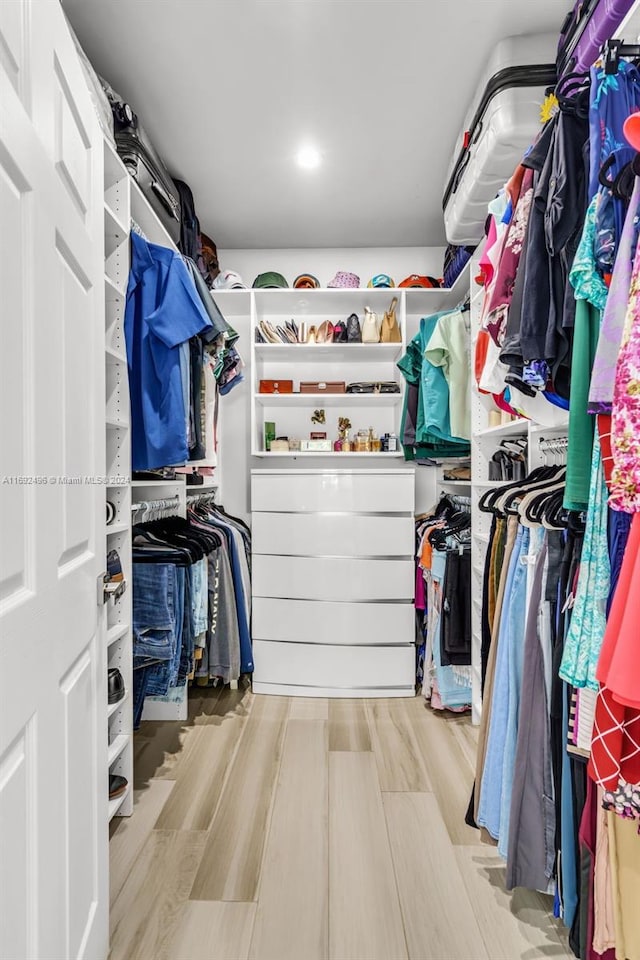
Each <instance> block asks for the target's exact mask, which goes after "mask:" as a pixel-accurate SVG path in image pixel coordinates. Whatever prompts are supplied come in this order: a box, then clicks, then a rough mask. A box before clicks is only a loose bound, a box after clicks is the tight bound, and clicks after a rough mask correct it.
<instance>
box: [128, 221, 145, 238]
mask: <svg viewBox="0 0 640 960" xmlns="http://www.w3.org/2000/svg"><path fill="white" fill-rule="evenodd" d="M131 229H132V231H133V232H134V233H137V234H138V236H139V237H142V239H143V240H148V239H149V238H148V237H147V235H146V233H145V232H144V230H143V229H142V227H141V226H140V224H139V223H136V221H135V220H134V219H133V217H132V218H131Z"/></svg>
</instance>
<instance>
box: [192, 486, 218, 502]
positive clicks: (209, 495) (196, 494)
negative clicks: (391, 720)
mask: <svg viewBox="0 0 640 960" xmlns="http://www.w3.org/2000/svg"><path fill="white" fill-rule="evenodd" d="M216 491H217V488H216V490H203V491H199V490H189V488H188V487H187V499H188V500H189V501H191V502H193V501H194V500H215V498H216Z"/></svg>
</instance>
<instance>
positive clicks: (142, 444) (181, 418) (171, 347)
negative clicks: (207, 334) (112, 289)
mask: <svg viewBox="0 0 640 960" xmlns="http://www.w3.org/2000/svg"><path fill="white" fill-rule="evenodd" d="M210 328H211V321H210V320H209V317H208V316H207V314H206V311H205V309H204V307H203V305H202V302H201V301H200V298H199V297H198V294H197V291H196V289H195V286H194V283H193V280H192V278H191V277H190V276H189V272H188V270H187V267H186V266H185V264H184V262H183V260H182V258H181V257H180V255H179V254H177V253H175V252H174V251H173V250H170V249H169V248H168V247H160V246H158V245H157V244H155V243H149V242H148V241H147V240H145V239H144V238H143V237H140V236H139V235H138V234H137V233H132V234H131V272H130V274H129V286H128V288H127V306H126V311H125V318H124V334H125V340H126V344H127V361H128V365H129V393H130V402H131V461H132V469H133V470H151V469H153V468H155V467H164V466H168V465H169V464H175V463H184V462H185V461H186V460H187V459H188V456H189V449H188V444H187V430H186V410H185V402H184V395H183V384H182V376H181V373H180V344H181V343H184V342H185V341H186V340H189V339H190V338H191V337H193V336H195V335H196V334H198V333H202V332H203V331H205V330H208V329H210Z"/></svg>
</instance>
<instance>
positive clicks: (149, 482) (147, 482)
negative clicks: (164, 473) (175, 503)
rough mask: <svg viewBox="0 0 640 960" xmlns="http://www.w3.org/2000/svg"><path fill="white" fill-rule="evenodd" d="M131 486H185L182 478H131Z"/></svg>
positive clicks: (180, 487)
mask: <svg viewBox="0 0 640 960" xmlns="http://www.w3.org/2000/svg"><path fill="white" fill-rule="evenodd" d="M131 486H132V487H158V488H160V487H178V488H179V489H182V487H184V486H186V484H185V481H184V479H182V480H132V481H131Z"/></svg>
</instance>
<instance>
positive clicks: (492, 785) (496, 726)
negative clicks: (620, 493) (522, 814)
mask: <svg viewBox="0 0 640 960" xmlns="http://www.w3.org/2000/svg"><path fill="white" fill-rule="evenodd" d="M523 537H524V527H519V528H518V533H517V535H516V542H515V543H514V545H513V551H512V553H511V559H510V561H509V570H508V571H507V581H506V584H505V593H504V602H503V605H502V612H501V616H500V627H499V632H498V654H497V659H496V667H495V677H494V682H493V698H492V701H491V721H490V724H489V736H488V739H487V752H486V756H485V761H484V770H483V773H482V787H481V790H480V807H479V810H478V824H479V825H480V826H482V827H485V829H486V830H488V831H489V833H490V834H491V836H492V837H493V838H494V840H497V839H498V837H499V836H500V809H501V805H502V772H503V766H504V749H505V740H506V735H507V724H508V716H509V695H508V691H509V658H510V653H511V641H510V633H511V629H512V627H513V625H514V623H516V622H517V621H516V620H515V617H513V616H511V607H512V604H513V603H514V601H515V598H516V594H514V587H515V584H516V583H517V584H518V587H519V589H518V594H517V596H518V597H520V595H521V594H522V597H523V598H524V599H525V600H526V587H527V580H526V568H525V567H523V565H522V564H521V563H520V556H521V555H522V544H523ZM524 552H525V553H526V552H527V551H526V549H525V551H524ZM516 577H517V581H516ZM520 615H521V619H522V620H524V606H523V607H522V611H521V614H520Z"/></svg>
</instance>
